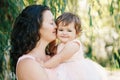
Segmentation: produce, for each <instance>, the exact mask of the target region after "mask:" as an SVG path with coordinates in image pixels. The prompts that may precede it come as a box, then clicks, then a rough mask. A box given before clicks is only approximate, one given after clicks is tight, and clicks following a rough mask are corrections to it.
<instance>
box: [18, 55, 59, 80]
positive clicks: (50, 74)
mask: <svg viewBox="0 0 120 80" xmlns="http://www.w3.org/2000/svg"><path fill="white" fill-rule="evenodd" d="M25 58H30V59H32V60H34V61H36V59H35V57H33V56H31V55H23V56H21V57H20V58H19V59H18V62H17V64H18V63H19V62H20V61H21V60H23V59H25ZM36 62H37V61H36ZM39 64H40V63H39ZM40 67H42V66H41V65H40ZM44 69H45V71H46V73H47V76H48V78H49V80H58V79H57V77H56V73H55V70H54V69H47V68H44ZM17 80H18V79H17Z"/></svg>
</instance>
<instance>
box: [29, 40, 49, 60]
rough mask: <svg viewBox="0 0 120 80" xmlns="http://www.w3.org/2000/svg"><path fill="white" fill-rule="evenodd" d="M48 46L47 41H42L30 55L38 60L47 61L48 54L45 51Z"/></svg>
mask: <svg viewBox="0 0 120 80" xmlns="http://www.w3.org/2000/svg"><path fill="white" fill-rule="evenodd" d="M47 45H48V42H47V41H44V40H40V41H39V42H38V43H37V45H36V47H35V48H34V49H33V50H32V51H31V52H30V53H29V54H30V55H32V56H34V57H35V58H36V59H38V58H39V59H41V60H43V61H44V60H46V57H47V56H46V53H45V49H46V46H47Z"/></svg>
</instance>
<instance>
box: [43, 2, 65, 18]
mask: <svg viewBox="0 0 120 80" xmlns="http://www.w3.org/2000/svg"><path fill="white" fill-rule="evenodd" d="M43 4H44V5H47V6H49V7H50V8H51V11H52V13H53V14H54V16H55V18H56V17H57V15H58V14H61V13H63V12H64V11H65V8H66V4H67V0H43Z"/></svg>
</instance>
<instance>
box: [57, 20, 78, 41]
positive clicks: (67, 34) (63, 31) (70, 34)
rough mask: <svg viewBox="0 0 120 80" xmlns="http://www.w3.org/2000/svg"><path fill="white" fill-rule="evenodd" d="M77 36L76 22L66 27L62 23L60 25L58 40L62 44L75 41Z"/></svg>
mask: <svg viewBox="0 0 120 80" xmlns="http://www.w3.org/2000/svg"><path fill="white" fill-rule="evenodd" d="M76 36H77V34H76V30H75V24H74V22H72V23H70V24H68V25H66V26H64V25H63V24H62V23H60V24H59V25H58V29H57V38H58V39H59V40H60V41H61V42H62V43H67V42H68V41H71V40H73V39H75V38H76Z"/></svg>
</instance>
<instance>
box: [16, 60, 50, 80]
mask: <svg viewBox="0 0 120 80" xmlns="http://www.w3.org/2000/svg"><path fill="white" fill-rule="evenodd" d="M16 75H17V78H18V80H48V77H47V74H46V72H45V70H44V68H42V67H41V66H40V65H39V63H37V62H36V61H34V60H31V59H29V58H27V59H24V60H21V61H20V62H19V63H18V65H17V67H16Z"/></svg>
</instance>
